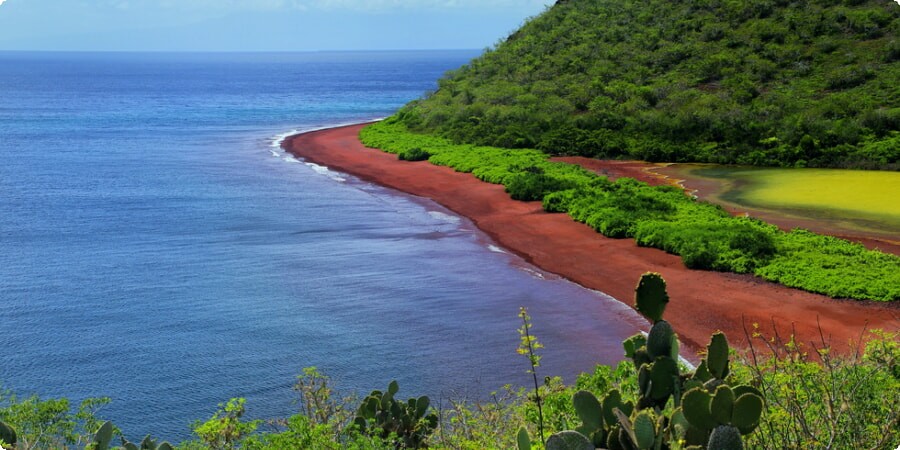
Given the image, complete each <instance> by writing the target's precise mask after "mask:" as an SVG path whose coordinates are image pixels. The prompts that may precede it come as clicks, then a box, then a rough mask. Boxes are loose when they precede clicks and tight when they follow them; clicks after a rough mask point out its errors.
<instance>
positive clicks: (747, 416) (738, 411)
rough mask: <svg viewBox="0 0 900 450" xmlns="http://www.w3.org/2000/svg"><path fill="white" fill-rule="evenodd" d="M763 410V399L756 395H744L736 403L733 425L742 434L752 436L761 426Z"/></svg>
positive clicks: (732, 417) (732, 419) (732, 416)
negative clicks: (760, 420)
mask: <svg viewBox="0 0 900 450" xmlns="http://www.w3.org/2000/svg"><path fill="white" fill-rule="evenodd" d="M762 410H763V399H762V397H760V396H758V395H756V394H749V393H748V394H743V395H741V396H740V397H738V398H737V400H735V401H734V411H733V412H732V414H731V424H732V425H734V426H735V427H737V429H738V430H740V432H741V434H750V433H752V432H753V430H755V429H756V427H757V426H758V425H759V419H760V417H761V416H762Z"/></svg>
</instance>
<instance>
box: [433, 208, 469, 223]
mask: <svg viewBox="0 0 900 450" xmlns="http://www.w3.org/2000/svg"><path fill="white" fill-rule="evenodd" d="M428 215H429V216H431V218H433V219H436V220H440V221H441V222H447V223H453V224H457V223H459V222H460V221H461V220H462V219H460V218H459V217H458V216H454V215H451V214H446V213H442V212H440V211H428Z"/></svg>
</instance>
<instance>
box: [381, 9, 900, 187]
mask: <svg viewBox="0 0 900 450" xmlns="http://www.w3.org/2000/svg"><path fill="white" fill-rule="evenodd" d="M898 18H900V5H898V4H897V3H896V2H894V1H893V0H875V1H859V0H844V1H840V0H830V1H829V0H817V1H785V0H690V1H683V0H666V1H660V0H647V1H641V2H637V1H632V0H615V1H613V0H560V1H559V2H557V4H556V5H554V6H553V7H551V8H549V9H548V10H547V11H545V12H544V13H543V14H542V15H540V16H538V17H536V18H534V19H532V20H530V21H529V22H528V23H526V24H525V25H524V26H523V27H522V28H521V29H519V30H518V31H516V32H515V33H513V34H512V35H511V36H510V37H509V38H508V39H507V40H505V41H504V42H502V43H500V44H498V45H497V46H496V48H494V49H492V50H489V51H487V52H486V53H485V54H484V55H482V56H481V57H479V58H477V59H475V60H473V61H472V62H471V63H470V64H468V65H466V66H464V67H462V68H460V69H458V70H456V71H453V72H451V73H448V74H447V76H445V77H444V78H443V79H442V80H440V84H439V89H438V90H437V91H436V92H434V93H432V94H430V95H429V96H428V97H427V98H424V99H422V100H419V101H415V102H413V103H411V104H409V105H407V106H406V107H405V108H403V109H402V110H401V111H400V112H399V113H398V117H399V118H400V119H401V120H402V121H403V122H404V123H405V125H407V127H409V128H410V129H411V130H415V131H425V132H430V133H436V134H438V135H440V136H443V137H447V138H450V139H452V140H454V141H457V142H465V143H473V144H481V145H491V146H499V147H507V148H537V149H540V150H543V151H546V152H548V153H553V154H569V155H584V156H593V157H604V158H636V159H644V160H650V161H675V162H685V161H697V162H713V163H739V164H752V165H770V166H810V167H860V168H880V169H892V170H896V169H898V168H900V131H898V130H900V38H898V30H900V20H898Z"/></svg>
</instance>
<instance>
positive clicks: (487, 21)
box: [0, 0, 548, 51]
mask: <svg viewBox="0 0 900 450" xmlns="http://www.w3.org/2000/svg"><path fill="white" fill-rule="evenodd" d="M546 1H548V0H242V1H237V0H178V1H175V0H90V1H84V0H77V1H72V0H12V1H9V2H6V1H5V0H0V4H2V5H3V7H2V9H0V50H51V51H53V50H62V51H65V50H76V51H91V50H100V51H130V50H137V51H316V50H404V49H410V50H412V49H457V48H469V49H481V48H485V47H488V46H491V45H493V44H494V43H496V42H497V41H498V40H499V39H503V38H505V37H506V36H507V35H508V34H509V33H510V32H512V31H514V30H515V29H517V28H518V27H519V26H520V25H521V24H522V23H523V21H524V20H526V19H527V18H529V17H531V16H534V15H536V14H539V13H541V12H542V11H544V9H545V8H546V6H545V2H546Z"/></svg>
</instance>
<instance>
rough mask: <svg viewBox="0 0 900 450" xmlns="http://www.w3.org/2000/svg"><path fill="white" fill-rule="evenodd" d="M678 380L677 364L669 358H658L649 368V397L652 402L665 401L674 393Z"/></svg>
mask: <svg viewBox="0 0 900 450" xmlns="http://www.w3.org/2000/svg"><path fill="white" fill-rule="evenodd" d="M677 379H678V364H676V363H675V360H673V359H672V358H669V357H667V356H666V357H662V358H658V359H657V360H656V362H655V363H653V366H652V367H651V368H650V397H652V398H653V399H654V400H659V401H663V402H665V401H667V400H668V399H669V396H670V395H672V394H673V393H674V392H675V382H676V380H677Z"/></svg>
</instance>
